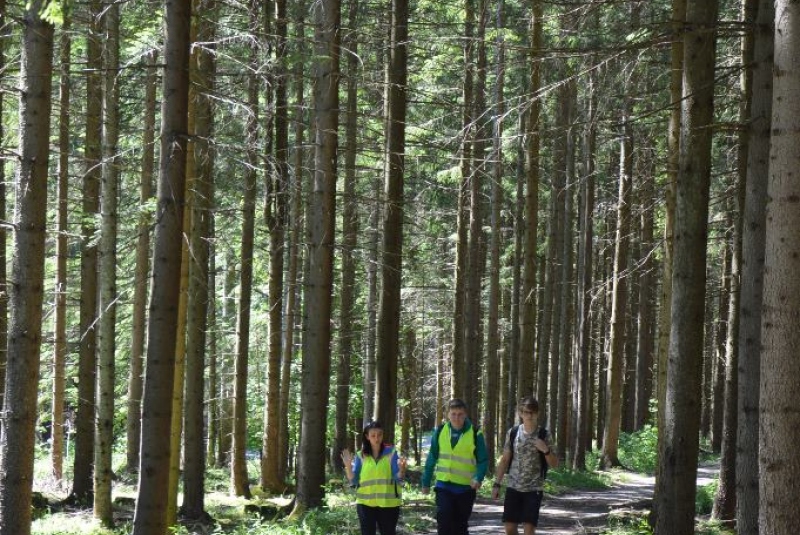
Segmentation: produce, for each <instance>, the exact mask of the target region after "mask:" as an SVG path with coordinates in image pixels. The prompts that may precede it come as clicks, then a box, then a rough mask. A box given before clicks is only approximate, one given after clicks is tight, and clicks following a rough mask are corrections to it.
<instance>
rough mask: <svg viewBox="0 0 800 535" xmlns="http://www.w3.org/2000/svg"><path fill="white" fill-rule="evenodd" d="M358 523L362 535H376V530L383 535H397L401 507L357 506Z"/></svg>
mask: <svg viewBox="0 0 800 535" xmlns="http://www.w3.org/2000/svg"><path fill="white" fill-rule="evenodd" d="M356 511H358V523H359V524H360V525H361V535H376V533H377V532H376V528H377V529H379V530H380V532H381V535H396V534H397V521H398V519H399V518H400V508H399V507H370V506H369V505H364V504H361V503H359V504H357V505H356Z"/></svg>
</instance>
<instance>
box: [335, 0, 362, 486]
mask: <svg viewBox="0 0 800 535" xmlns="http://www.w3.org/2000/svg"><path fill="white" fill-rule="evenodd" d="M358 8H359V2H358V0H350V4H349V8H348V27H349V28H350V31H349V32H348V33H347V36H346V47H347V50H349V51H350V54H348V55H347V116H346V118H345V147H344V149H345V151H344V152H345V154H344V191H343V197H342V248H341V262H342V285H341V295H340V298H339V307H340V308H339V310H340V312H339V323H340V325H341V329H340V333H339V359H338V362H337V369H336V420H335V422H334V441H333V444H334V445H333V450H332V451H331V465H332V466H333V467H334V469H335V471H336V472H337V473H339V474H341V473H343V469H344V466H343V464H342V460H341V455H340V453H341V451H342V449H344V448H345V447H347V444H348V438H349V437H348V432H347V422H348V421H349V420H350V409H349V407H350V383H351V376H352V372H351V366H352V364H351V362H352V360H353V340H354V338H355V329H353V327H354V325H353V316H354V314H353V313H354V306H355V303H356V295H357V289H356V280H355V276H356V272H355V271H356V270H355V258H354V252H355V249H356V246H357V245H358V212H357V210H356V206H357V199H356V188H355V186H356V156H357V147H358V145H357V135H358V83H357V82H358V78H357V77H358V65H359V60H358V55H357V54H358V39H357V38H356V32H355V28H356V25H357V22H358Z"/></svg>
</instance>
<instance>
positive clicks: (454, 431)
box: [422, 399, 489, 535]
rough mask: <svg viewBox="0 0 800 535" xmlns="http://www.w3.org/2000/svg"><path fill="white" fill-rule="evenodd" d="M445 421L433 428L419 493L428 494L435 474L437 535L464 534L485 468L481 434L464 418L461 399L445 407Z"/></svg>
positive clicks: (485, 462) (465, 534) (486, 463)
mask: <svg viewBox="0 0 800 535" xmlns="http://www.w3.org/2000/svg"><path fill="white" fill-rule="evenodd" d="M447 420H448V421H447V422H446V423H445V424H444V425H441V426H439V427H437V428H436V430H435V431H434V432H433V437H432V438H431V449H430V451H429V452H428V458H427V460H426V461H425V471H424V473H423V475H422V492H423V493H425V494H427V493H428V492H430V486H431V481H432V479H433V475H434V471H435V473H436V486H435V487H434V490H435V492H436V524H437V533H438V535H467V534H468V533H469V530H468V526H469V517H470V515H471V514H472V506H473V504H474V503H475V495H476V493H477V491H478V489H479V488H480V487H481V484H482V482H483V478H484V477H485V476H486V469H487V467H488V460H489V458H488V455H487V453H486V441H485V440H484V438H483V432H482V431H480V430H479V429H476V428H475V426H474V425H473V424H472V422H471V421H470V419H469V418H467V405H466V403H464V402H463V401H462V400H460V399H452V400H450V402H449V403H448V404H447Z"/></svg>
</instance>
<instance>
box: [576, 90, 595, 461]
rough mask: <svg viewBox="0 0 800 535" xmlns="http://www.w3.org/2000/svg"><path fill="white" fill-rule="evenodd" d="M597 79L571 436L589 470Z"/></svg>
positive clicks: (583, 219)
mask: <svg viewBox="0 0 800 535" xmlns="http://www.w3.org/2000/svg"><path fill="white" fill-rule="evenodd" d="M594 88H595V80H594V76H593V75H590V76H589V80H588V88H587V93H588V102H587V104H588V109H587V111H586V122H587V124H586V128H585V131H584V139H583V143H584V162H585V163H584V169H583V174H584V178H583V180H582V181H581V187H580V198H581V201H580V213H579V217H580V234H579V241H578V265H577V271H578V313H577V322H578V335H577V342H576V345H577V347H576V349H577V355H576V363H577V368H576V369H575V370H574V372H573V377H574V382H573V386H572V389H573V392H574V398H573V399H575V400H576V402H575V404H574V406H573V421H574V428H575V434H574V436H573V437H572V451H573V454H572V468H573V470H585V469H586V450H587V446H589V445H590V444H591V441H590V439H589V437H590V433H591V431H590V427H589V421H590V420H591V418H590V414H591V410H590V401H591V387H590V385H591V383H592V381H591V377H592V375H593V374H592V373H591V357H590V355H591V306H592V292H591V290H592V265H593V261H592V258H593V257H594V248H593V245H592V243H593V241H594V219H593V216H594V204H595V198H594V196H595V193H594V187H595V186H594V184H595V176H594V169H595V159H596V155H595V150H596V142H597V126H596V124H595V113H596V111H595V110H596V106H597V97H596V94H595V91H594Z"/></svg>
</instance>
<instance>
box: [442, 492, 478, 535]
mask: <svg viewBox="0 0 800 535" xmlns="http://www.w3.org/2000/svg"><path fill="white" fill-rule="evenodd" d="M474 503H475V490H474V489H469V490H468V491H466V492H460V493H459V492H451V491H449V490H447V489H443V488H439V487H437V488H436V524H437V526H438V528H437V533H438V535H468V534H469V529H468V527H469V517H470V515H471V514H472V505H473V504H474Z"/></svg>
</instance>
